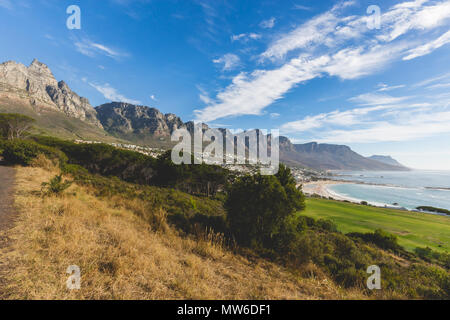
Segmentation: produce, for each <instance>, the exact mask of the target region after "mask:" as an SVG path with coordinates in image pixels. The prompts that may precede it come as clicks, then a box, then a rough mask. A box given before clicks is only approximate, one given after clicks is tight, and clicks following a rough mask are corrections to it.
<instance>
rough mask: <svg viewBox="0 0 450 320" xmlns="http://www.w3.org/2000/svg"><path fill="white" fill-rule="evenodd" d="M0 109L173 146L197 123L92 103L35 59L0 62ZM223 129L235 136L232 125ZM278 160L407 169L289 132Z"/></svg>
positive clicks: (46, 125) (81, 132) (67, 133)
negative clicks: (179, 133) (296, 139)
mask: <svg viewBox="0 0 450 320" xmlns="http://www.w3.org/2000/svg"><path fill="white" fill-rule="evenodd" d="M0 112H16V113H22V114H26V115H29V116H31V117H33V118H35V119H36V120H37V122H36V127H37V129H38V133H41V134H51V135H56V136H59V137H62V138H77V139H80V138H81V139H85V140H98V141H104V142H112V141H122V142H123V141H129V142H133V143H140V144H146V145H149V146H155V147H166V148H170V147H171V146H173V143H172V142H170V136H171V134H172V132H173V131H174V130H176V129H178V128H186V129H188V130H189V131H192V130H193V127H194V123H193V122H192V121H189V122H183V121H182V120H181V118H180V117H178V116H177V115H175V114H172V113H168V114H163V113H161V112H160V111H159V110H158V109H155V108H150V107H146V106H138V105H133V104H129V103H124V102H112V103H106V104H103V105H101V106H98V107H96V108H94V107H93V106H91V104H90V103H89V100H88V99H86V98H84V97H80V96H79V95H78V94H76V93H75V92H73V91H72V90H71V89H70V88H69V86H68V85H67V84H66V83H65V82H64V81H59V82H58V81H57V80H56V79H55V77H54V76H53V74H52V72H51V70H50V69H49V68H48V66H46V65H45V64H43V63H42V62H39V61H38V60H36V59H35V60H33V62H32V63H31V64H30V65H29V66H28V67H27V66H25V65H23V64H20V63H16V62H14V61H8V62H5V63H2V64H0ZM206 129H208V126H207V125H206V124H204V125H203V130H206ZM220 130H221V131H222V132H226V133H227V137H230V136H231V133H230V131H229V130H227V129H220ZM280 160H281V161H282V162H284V163H286V164H287V165H290V166H300V167H308V168H313V169H318V170H408V169H407V168H406V167H404V166H403V165H401V164H400V163H398V162H397V161H396V160H394V159H392V158H391V157H389V156H372V157H368V158H367V157H363V156H361V155H359V154H358V153H356V152H354V151H353V150H351V149H350V148H349V147H348V146H344V145H333V144H318V143H316V142H311V143H306V144H293V143H292V142H291V141H290V140H289V139H288V138H286V137H280Z"/></svg>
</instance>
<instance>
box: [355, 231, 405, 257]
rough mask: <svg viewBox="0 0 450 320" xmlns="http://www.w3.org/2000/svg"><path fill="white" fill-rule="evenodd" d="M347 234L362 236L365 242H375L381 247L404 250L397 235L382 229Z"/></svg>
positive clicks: (398, 250) (396, 250) (395, 250)
mask: <svg viewBox="0 0 450 320" xmlns="http://www.w3.org/2000/svg"><path fill="white" fill-rule="evenodd" d="M347 235H348V236H349V237H352V238H360V239H362V240H364V241H365V242H369V243H373V244H375V245H376V246H378V247H379V248H381V249H385V250H392V251H394V252H401V251H404V250H403V248H402V247H401V246H400V245H399V244H398V239H397V236H395V235H393V234H390V233H387V232H386V231H383V230H381V229H377V230H375V231H374V232H373V233H371V232H369V233H359V232H352V233H348V234H347Z"/></svg>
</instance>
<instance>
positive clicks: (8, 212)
mask: <svg viewBox="0 0 450 320" xmlns="http://www.w3.org/2000/svg"><path fill="white" fill-rule="evenodd" d="M14 176H15V172H14V168H11V167H5V166H2V165H0V232H1V231H4V230H7V229H8V228H10V227H11V225H12V223H13V220H14V217H15V210H14V207H13V203H14V193H13V192H14ZM2 240H3V239H2ZM2 242H3V241H0V247H1V246H2Z"/></svg>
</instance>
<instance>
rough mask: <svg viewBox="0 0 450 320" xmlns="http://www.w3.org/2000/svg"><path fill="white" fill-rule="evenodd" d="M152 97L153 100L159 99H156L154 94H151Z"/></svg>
mask: <svg viewBox="0 0 450 320" xmlns="http://www.w3.org/2000/svg"><path fill="white" fill-rule="evenodd" d="M150 99H152V100H153V101H158V99H156V96H155V95H154V94H152V95H150Z"/></svg>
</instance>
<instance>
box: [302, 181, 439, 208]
mask: <svg viewBox="0 0 450 320" xmlns="http://www.w3.org/2000/svg"><path fill="white" fill-rule="evenodd" d="M339 184H358V182H352V181H337V180H319V181H312V182H306V183H303V184H302V186H303V188H302V191H303V193H304V194H305V195H306V196H310V197H311V196H313V195H318V196H320V197H322V198H325V199H330V198H331V199H333V200H336V201H345V202H350V203H353V204H361V203H362V202H363V201H364V202H367V205H369V206H373V207H377V208H385V209H394V210H401V211H409V212H421V213H426V214H433V215H440V216H448V215H446V214H440V213H436V212H430V211H422V210H416V209H408V208H405V207H401V206H395V205H389V204H386V203H379V202H373V201H367V200H364V199H357V198H352V197H349V196H344V195H342V194H339V193H337V192H335V191H333V190H330V188H329V187H330V186H332V185H339ZM359 184H365V183H359ZM369 185H376V184H369Z"/></svg>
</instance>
